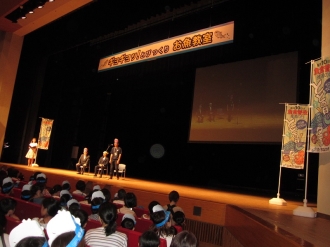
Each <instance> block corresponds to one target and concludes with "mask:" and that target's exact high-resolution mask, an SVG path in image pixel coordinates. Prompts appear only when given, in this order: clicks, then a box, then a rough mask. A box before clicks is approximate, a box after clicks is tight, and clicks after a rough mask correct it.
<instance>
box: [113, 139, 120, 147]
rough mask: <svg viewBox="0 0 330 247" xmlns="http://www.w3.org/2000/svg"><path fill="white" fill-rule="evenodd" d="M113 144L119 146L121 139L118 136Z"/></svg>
mask: <svg viewBox="0 0 330 247" xmlns="http://www.w3.org/2000/svg"><path fill="white" fill-rule="evenodd" d="M113 145H114V146H115V147H118V146H119V140H118V138H115V139H114V140H113Z"/></svg>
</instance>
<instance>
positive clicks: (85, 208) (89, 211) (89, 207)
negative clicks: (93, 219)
mask: <svg viewBox="0 0 330 247" xmlns="http://www.w3.org/2000/svg"><path fill="white" fill-rule="evenodd" d="M80 208H81V209H83V210H85V211H86V212H87V214H88V215H91V214H92V209H91V205H90V204H85V203H80Z"/></svg>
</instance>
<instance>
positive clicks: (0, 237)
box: [0, 211, 9, 246]
mask: <svg viewBox="0 0 330 247" xmlns="http://www.w3.org/2000/svg"><path fill="white" fill-rule="evenodd" d="M6 225H7V218H6V216H5V214H4V213H3V212H1V211H0V246H1V243H3V244H2V245H5V246H9V235H8V234H7V233H5V230H6Z"/></svg>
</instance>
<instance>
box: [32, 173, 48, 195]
mask: <svg viewBox="0 0 330 247" xmlns="http://www.w3.org/2000/svg"><path fill="white" fill-rule="evenodd" d="M35 181H36V183H38V184H40V185H42V186H43V189H42V192H41V193H42V195H43V196H45V197H46V196H51V194H50V193H49V191H48V189H47V188H46V184H47V177H46V174H45V173H42V172H41V173H39V174H37V176H36V180H35Z"/></svg>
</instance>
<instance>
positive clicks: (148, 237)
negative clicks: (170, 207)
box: [139, 231, 160, 247]
mask: <svg viewBox="0 0 330 247" xmlns="http://www.w3.org/2000/svg"><path fill="white" fill-rule="evenodd" d="M159 244H160V240H159V236H158V235H157V234H156V233H155V232H153V231H145V232H144V233H142V235H141V236H140V238H139V247H158V246H159Z"/></svg>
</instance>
